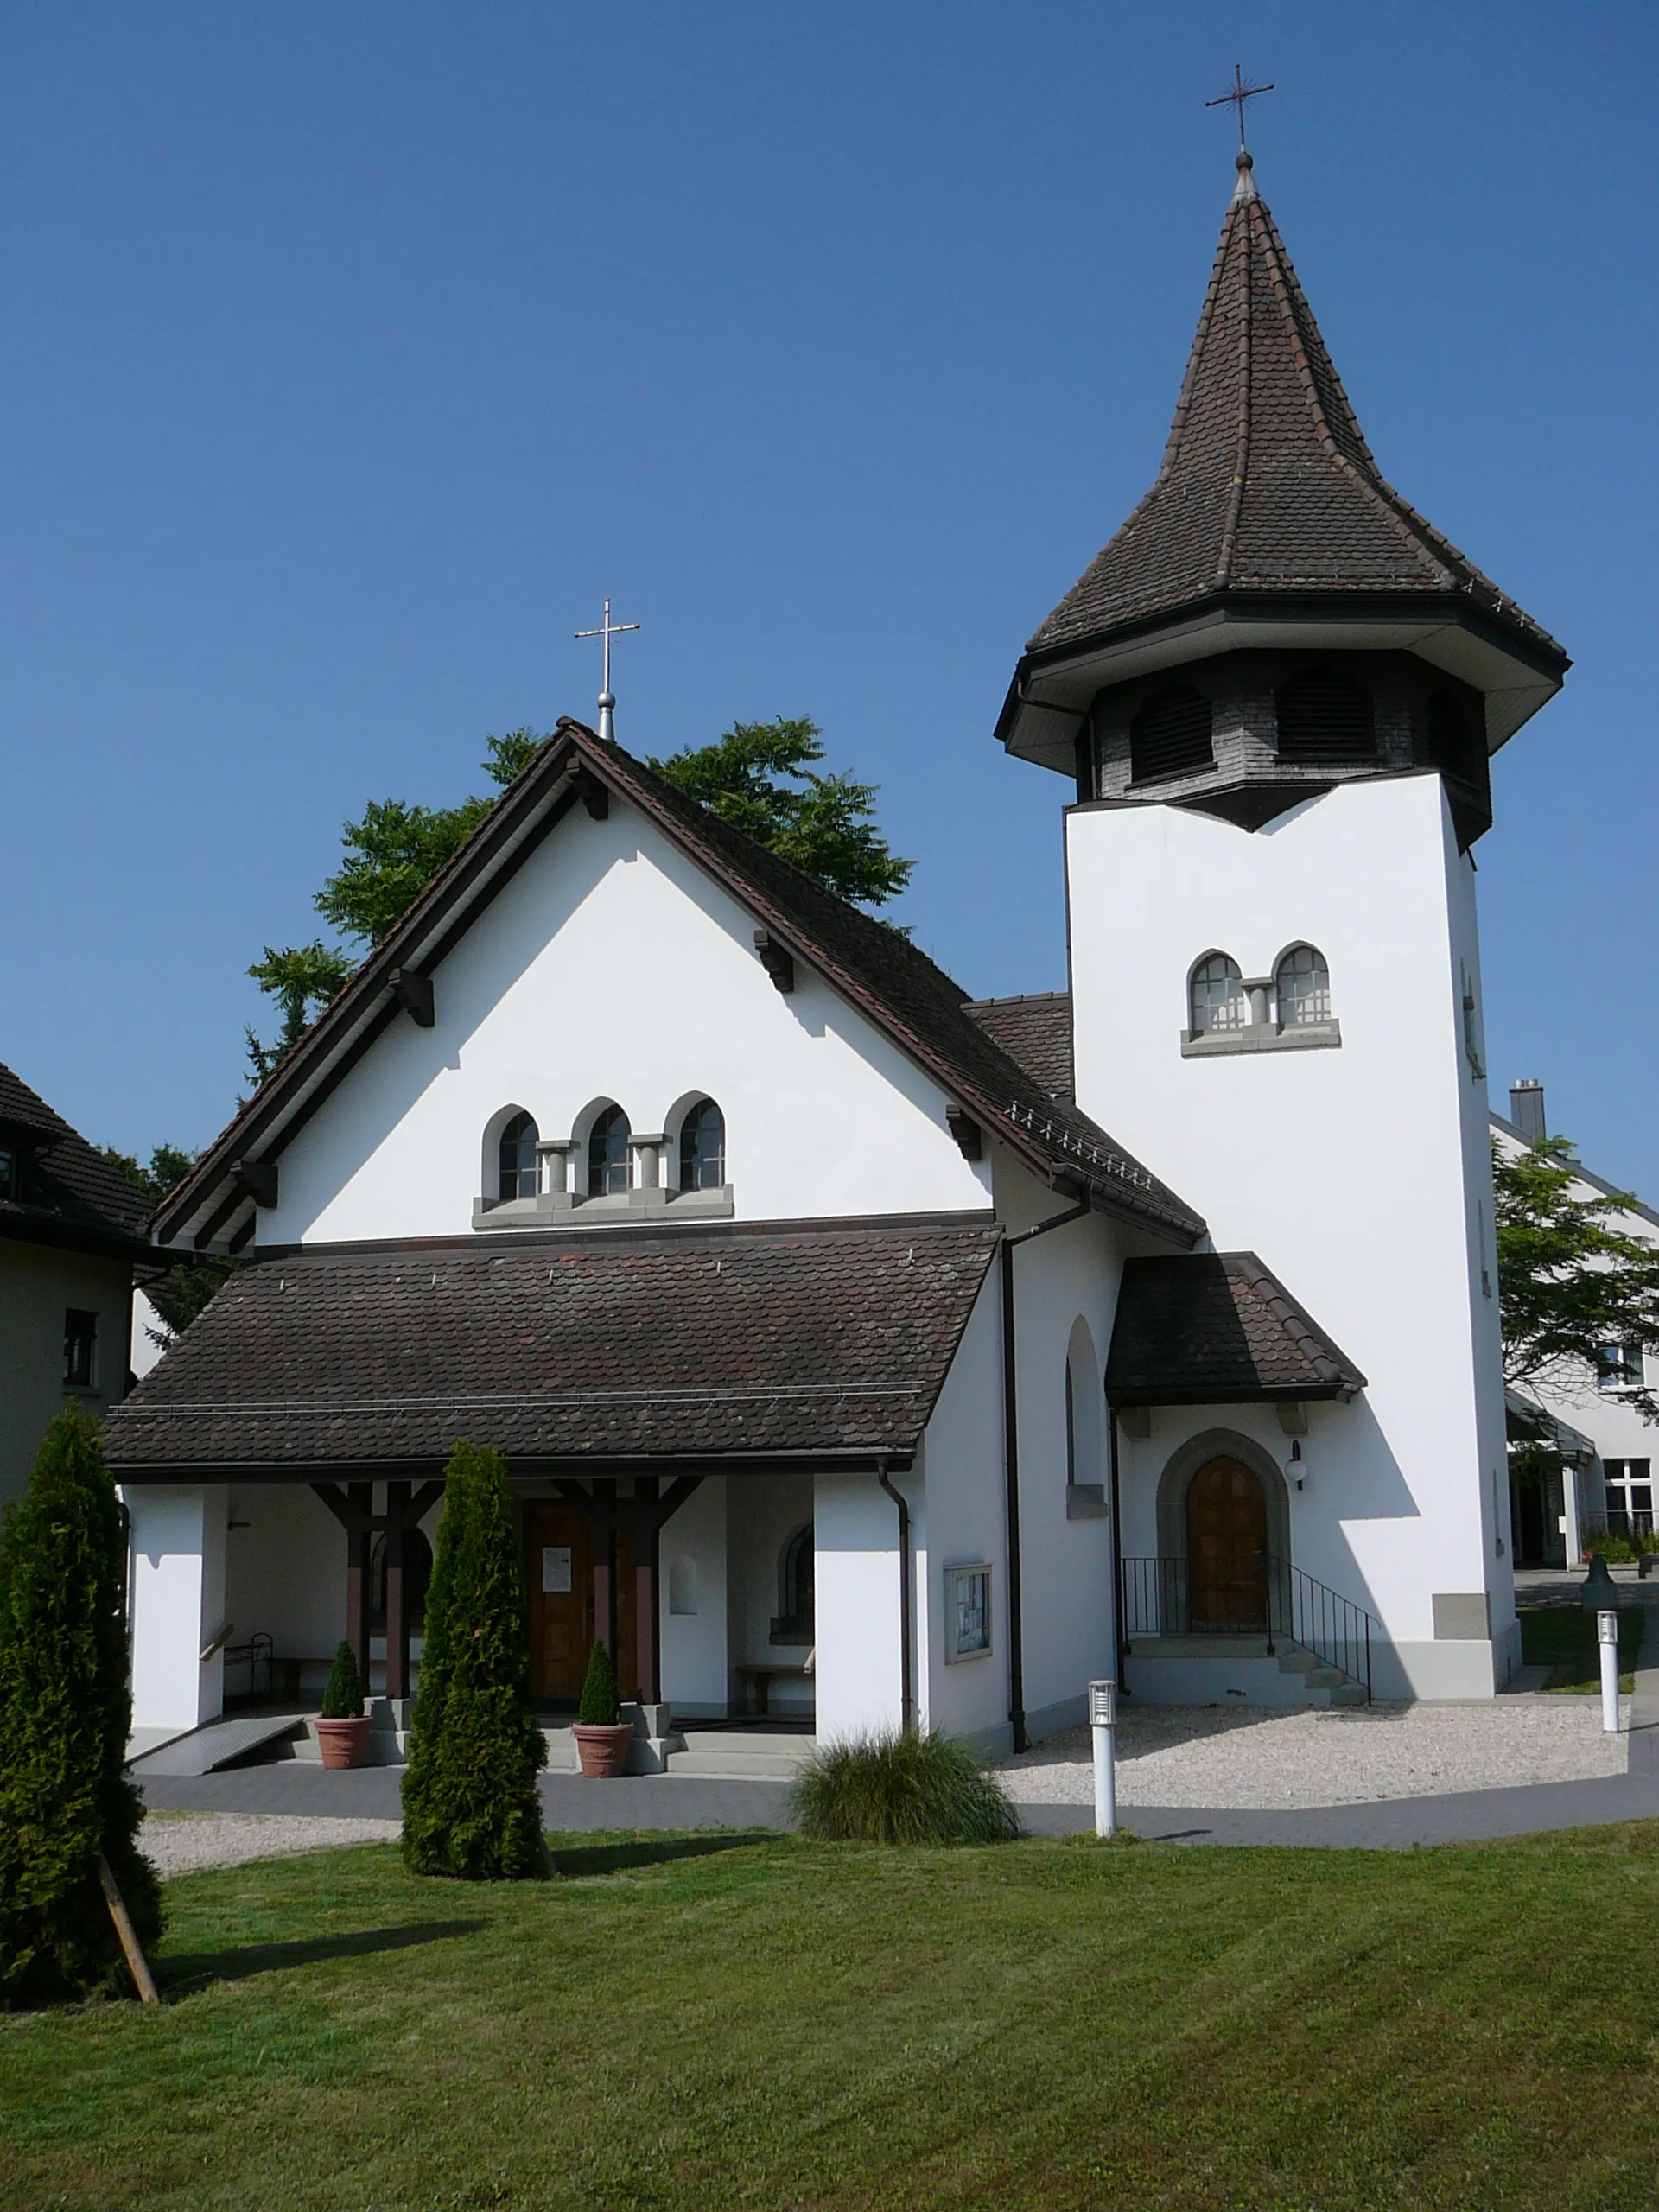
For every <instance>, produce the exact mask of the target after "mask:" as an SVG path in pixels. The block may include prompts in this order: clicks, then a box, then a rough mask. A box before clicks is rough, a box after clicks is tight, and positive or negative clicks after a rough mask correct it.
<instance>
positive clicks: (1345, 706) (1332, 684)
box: [1274, 668, 1376, 761]
mask: <svg viewBox="0 0 1659 2212" xmlns="http://www.w3.org/2000/svg"><path fill="white" fill-rule="evenodd" d="M1274 706H1275V709H1276V710H1277V714H1278V721H1279V758H1280V759H1281V760H1314V761H1319V760H1332V761H1335V760H1376V708H1375V706H1374V704H1373V702H1372V699H1371V695H1370V692H1369V691H1368V690H1366V689H1365V687H1364V685H1363V683H1355V681H1354V679H1353V677H1351V676H1344V674H1343V672H1342V671H1341V670H1340V669H1336V668H1305V669H1301V670H1300V671H1298V672H1297V674H1296V675H1294V676H1293V677H1291V679H1290V681H1289V682H1288V683H1281V685H1280V687H1279V690H1278V694H1277V696H1276V698H1275V700H1274Z"/></svg>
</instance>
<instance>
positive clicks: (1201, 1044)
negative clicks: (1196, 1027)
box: [1181, 1021, 1342, 1060]
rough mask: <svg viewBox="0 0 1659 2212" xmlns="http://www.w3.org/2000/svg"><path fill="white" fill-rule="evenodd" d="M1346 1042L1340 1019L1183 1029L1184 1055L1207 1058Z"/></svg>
mask: <svg viewBox="0 0 1659 2212" xmlns="http://www.w3.org/2000/svg"><path fill="white" fill-rule="evenodd" d="M1341 1042H1342V1024H1341V1022H1339V1021H1305V1022H1301V1023H1300V1024H1299V1025H1298V1026H1297V1027H1294V1028H1291V1029H1281V1027H1279V1025H1278V1023H1277V1022H1275V1021H1253V1022H1252V1023H1251V1024H1250V1026H1249V1028H1248V1029H1211V1030H1207V1031H1205V1033H1203V1034H1202V1035H1200V1036H1194V1035H1193V1033H1192V1031H1191V1030H1190V1029H1183V1030H1182V1032H1181V1058H1183V1059H1184V1060H1207V1059H1210V1058H1214V1057H1215V1056H1216V1055H1217V1054H1220V1053H1224V1052H1320V1051H1324V1050H1326V1049H1328V1048H1329V1047H1330V1046H1335V1045H1340V1044H1341Z"/></svg>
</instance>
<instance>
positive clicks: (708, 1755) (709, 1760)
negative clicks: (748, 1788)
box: [668, 1726, 817, 1782]
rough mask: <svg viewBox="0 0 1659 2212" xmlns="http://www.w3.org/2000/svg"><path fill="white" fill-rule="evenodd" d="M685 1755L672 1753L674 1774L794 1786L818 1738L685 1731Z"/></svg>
mask: <svg viewBox="0 0 1659 2212" xmlns="http://www.w3.org/2000/svg"><path fill="white" fill-rule="evenodd" d="M681 1733H682V1735H683V1739H684V1743H685V1749H684V1750H683V1751H671V1752H670V1753H669V1756H668V1771H669V1773H671V1774H681V1775H700V1776H703V1777H709V1778H711V1779H712V1778H715V1777H722V1776H723V1777H726V1778H727V1779H728V1780H731V1781H749V1782H766V1781H774V1782H792V1781H793V1780H794V1778H795V1775H796V1772H797V1770H798V1768H799V1767H800V1765H801V1763H802V1761H803V1760H804V1759H806V1758H810V1756H811V1754H812V1752H813V1751H815V1750H816V1749H817V1737H816V1736H809V1735H807V1734H805V1733H804V1732H789V1731H785V1730H783V1729H778V1730H772V1729H765V1728H697V1727H695V1726H693V1727H690V1728H685V1729H683V1730H682V1731H681Z"/></svg>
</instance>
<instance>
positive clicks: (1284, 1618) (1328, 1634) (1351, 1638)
mask: <svg viewBox="0 0 1659 2212" xmlns="http://www.w3.org/2000/svg"><path fill="white" fill-rule="evenodd" d="M1120 1564H1121V1567H1122V1596H1121V1605H1122V1611H1121V1615H1120V1625H1119V1631H1118V1632H1119V1636H1120V1637H1121V1638H1122V1640H1124V1641H1126V1642H1127V1641H1128V1638H1130V1637H1136V1636H1192V1635H1199V1636H1203V1635H1216V1636H1262V1637H1266V1640H1267V1648H1268V1654H1269V1656H1271V1655H1272V1653H1273V1652H1274V1650H1275V1649H1276V1648H1277V1647H1276V1646H1275V1644H1274V1637H1281V1638H1283V1639H1284V1640H1285V1641H1287V1642H1288V1643H1294V1644H1296V1645H1297V1646H1299V1647H1300V1649H1302V1650H1304V1651H1311V1652H1312V1653H1313V1656H1314V1657H1315V1658H1316V1659H1318V1660H1319V1661H1320V1662H1322V1663H1323V1664H1324V1665H1325V1666H1327V1667H1334V1668H1336V1669H1337V1670H1338V1673H1340V1674H1344V1675H1346V1676H1347V1677H1348V1679H1349V1681H1352V1682H1357V1683H1358V1684H1359V1686H1360V1688H1362V1689H1363V1691H1364V1693H1365V1702H1366V1704H1367V1705H1369V1704H1370V1702H1371V1630H1372V1629H1373V1628H1380V1627H1381V1625H1382V1624H1381V1622H1379V1621H1378V1620H1377V1618H1376V1615H1375V1614H1374V1613H1370V1612H1368V1611H1366V1609H1365V1607H1364V1606H1363V1605H1356V1604H1355V1603H1354V1600H1353V1599H1351V1598H1344V1596H1343V1594H1342V1592H1340V1591H1339V1590H1332V1588H1331V1587H1330V1586H1329V1584H1327V1583H1324V1582H1321V1581H1319V1580H1318V1579H1317V1578H1316V1577H1315V1576H1313V1575H1311V1574H1309V1573H1307V1572H1306V1569H1304V1568H1302V1567H1296V1566H1294V1565H1293V1563H1292V1562H1291V1561H1290V1560H1284V1559H1274V1557H1272V1556H1271V1554H1269V1555H1268V1558H1267V1559H1266V1560H1265V1561H1264V1565H1265V1567H1266V1573H1265V1576H1256V1575H1252V1576H1251V1577H1250V1578H1249V1580H1243V1581H1231V1582H1217V1581H1206V1580H1202V1579H1198V1580H1195V1579H1194V1577H1193V1574H1192V1562H1191V1560H1185V1559H1128V1558H1126V1559H1124V1560H1122V1561H1121V1562H1120Z"/></svg>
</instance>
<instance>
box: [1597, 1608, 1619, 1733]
mask: <svg viewBox="0 0 1659 2212" xmlns="http://www.w3.org/2000/svg"><path fill="white" fill-rule="evenodd" d="M1596 1640H1597V1642H1598V1643H1599V1645H1600V1647H1601V1732H1602V1734H1603V1735H1604V1736H1617V1735H1618V1614H1617V1613H1615V1612H1613V1611H1606V1612H1600V1613H1598V1614H1597V1615H1596Z"/></svg>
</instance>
